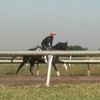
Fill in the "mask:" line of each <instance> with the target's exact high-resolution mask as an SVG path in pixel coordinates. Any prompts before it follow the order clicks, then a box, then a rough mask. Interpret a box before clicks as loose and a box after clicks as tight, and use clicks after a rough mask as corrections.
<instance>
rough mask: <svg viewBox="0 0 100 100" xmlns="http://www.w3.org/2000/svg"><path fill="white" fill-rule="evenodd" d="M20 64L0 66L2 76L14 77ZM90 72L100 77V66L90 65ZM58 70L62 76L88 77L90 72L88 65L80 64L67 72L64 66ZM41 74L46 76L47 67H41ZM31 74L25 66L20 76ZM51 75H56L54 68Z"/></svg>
mask: <svg viewBox="0 0 100 100" xmlns="http://www.w3.org/2000/svg"><path fill="white" fill-rule="evenodd" d="M18 66H19V64H15V65H14V64H8V65H4V64H0V75H14V74H15V72H16V70H17V68H18ZM90 66H91V67H90V71H91V75H100V65H95V64H93V65H90ZM57 68H58V70H59V72H60V73H61V75H87V70H88V65H87V64H84V65H80V64H75V65H71V66H69V67H68V70H67V72H66V71H65V68H64V67H63V66H62V64H59V65H57ZM36 70H37V67H36V65H35V67H34V68H33V72H34V73H35V74H36ZM39 70H40V74H41V75H46V72H47V65H46V64H45V65H43V64H41V65H40V69H39ZM29 74H31V73H30V72H29V66H26V65H25V66H24V67H23V68H22V69H21V70H20V71H19V73H18V75H29ZM51 75H56V73H55V70H54V68H53V67H52V71H51Z"/></svg>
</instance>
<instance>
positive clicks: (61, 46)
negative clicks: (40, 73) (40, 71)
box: [11, 42, 68, 76]
mask: <svg viewBox="0 0 100 100" xmlns="http://www.w3.org/2000/svg"><path fill="white" fill-rule="evenodd" d="M30 50H42V49H41V48H31V49H29V51H30ZM52 50H68V43H67V42H64V43H63V42H59V43H57V44H56V45H55V46H53V47H52ZM15 57H16V56H13V57H12V59H11V62H13V60H14V59H15ZM57 62H61V61H59V56H53V60H52V65H53V67H54V69H55V71H56V73H57V75H58V76H60V73H59V71H58V69H57V67H56V64H55V63H57ZM26 63H29V64H30V68H29V71H30V72H31V74H32V75H34V73H33V71H32V69H33V67H34V64H37V65H38V68H39V63H45V60H44V56H41V55H32V56H30V55H29V56H27V55H25V56H23V61H22V63H21V64H20V65H19V67H18V69H17V71H16V75H17V74H18V72H19V70H20V69H21V68H22V67H23V66H24V65H25V64H26ZM61 63H63V62H61ZM63 64H64V63H63Z"/></svg>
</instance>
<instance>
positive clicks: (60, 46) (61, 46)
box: [53, 42, 68, 50]
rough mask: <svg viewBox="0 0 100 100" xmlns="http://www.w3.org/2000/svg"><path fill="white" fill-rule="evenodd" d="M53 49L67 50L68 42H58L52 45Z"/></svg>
mask: <svg viewBox="0 0 100 100" xmlns="http://www.w3.org/2000/svg"><path fill="white" fill-rule="evenodd" d="M53 49H55V50H68V43H67V42H64V43H62V42H59V43H57V44H56V45H55V46H53Z"/></svg>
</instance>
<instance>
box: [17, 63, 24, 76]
mask: <svg viewBox="0 0 100 100" xmlns="http://www.w3.org/2000/svg"><path fill="white" fill-rule="evenodd" d="M24 65H25V63H24V62H22V63H21V64H20V65H19V67H18V69H17V71H16V75H17V74H18V72H19V70H20V69H21V68H22V67H23V66H24Z"/></svg>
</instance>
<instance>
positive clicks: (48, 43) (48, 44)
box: [41, 32, 56, 62]
mask: <svg viewBox="0 0 100 100" xmlns="http://www.w3.org/2000/svg"><path fill="white" fill-rule="evenodd" d="M55 35H56V33H55V32H51V34H50V35H49V36H47V37H46V38H44V40H43V41H42V42H41V45H42V48H43V50H50V49H52V44H53V38H54V36H55ZM44 59H45V62H47V61H46V56H45V57H44Z"/></svg>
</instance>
